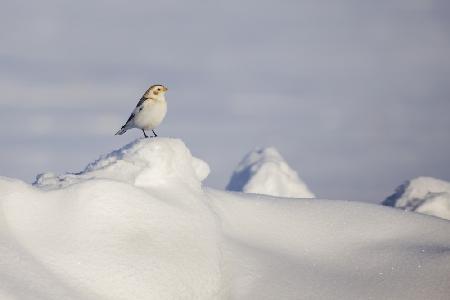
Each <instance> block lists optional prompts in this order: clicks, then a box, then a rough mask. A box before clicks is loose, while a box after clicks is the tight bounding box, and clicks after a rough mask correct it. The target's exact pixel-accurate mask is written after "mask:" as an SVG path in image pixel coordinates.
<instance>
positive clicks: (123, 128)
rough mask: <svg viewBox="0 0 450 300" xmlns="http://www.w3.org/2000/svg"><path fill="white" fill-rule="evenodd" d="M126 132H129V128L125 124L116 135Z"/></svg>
mask: <svg viewBox="0 0 450 300" xmlns="http://www.w3.org/2000/svg"><path fill="white" fill-rule="evenodd" d="M125 132H127V129H126V128H125V126H123V127H122V128H120V130H119V131H117V132H116V134H115V135H122V134H124V133H125Z"/></svg>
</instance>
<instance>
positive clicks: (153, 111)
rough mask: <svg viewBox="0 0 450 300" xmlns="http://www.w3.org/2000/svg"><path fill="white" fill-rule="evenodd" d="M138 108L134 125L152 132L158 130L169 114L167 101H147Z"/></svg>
mask: <svg viewBox="0 0 450 300" xmlns="http://www.w3.org/2000/svg"><path fill="white" fill-rule="evenodd" d="M147 102H148V103H144V104H143V105H141V106H140V107H137V108H136V113H135V119H134V124H135V125H136V127H138V128H141V129H145V130H151V129H154V128H156V127H157V126H158V125H159V124H161V122H162V121H163V119H164V117H165V116H166V112H167V103H166V102H165V101H147Z"/></svg>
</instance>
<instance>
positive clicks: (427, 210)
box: [383, 177, 450, 220]
mask: <svg viewBox="0 0 450 300" xmlns="http://www.w3.org/2000/svg"><path fill="white" fill-rule="evenodd" d="M383 205H386V206H393V207H397V208H401V209H404V210H408V211H414V212H418V213H422V214H427V215H430V216H436V217H439V218H442V219H447V220H450V182H448V181H444V180H440V179H436V178H433V177H417V178H414V179H412V180H409V181H407V182H405V183H404V184H402V185H400V186H399V187H398V188H397V189H396V191H395V193H394V194H392V195H391V196H389V197H388V198H386V200H384V201H383Z"/></svg>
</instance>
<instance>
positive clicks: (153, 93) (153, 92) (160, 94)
mask: <svg viewBox="0 0 450 300" xmlns="http://www.w3.org/2000/svg"><path fill="white" fill-rule="evenodd" d="M166 92H167V88H166V87H165V86H163V85H160V84H155V85H152V86H151V87H150V88H149V89H148V90H147V91H146V92H145V94H144V97H145V98H150V99H155V100H164V99H165V98H164V95H165V94H166Z"/></svg>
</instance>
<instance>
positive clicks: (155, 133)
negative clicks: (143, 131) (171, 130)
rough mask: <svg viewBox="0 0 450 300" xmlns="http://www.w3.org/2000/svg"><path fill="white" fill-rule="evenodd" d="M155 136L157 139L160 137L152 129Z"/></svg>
mask: <svg viewBox="0 0 450 300" xmlns="http://www.w3.org/2000/svg"><path fill="white" fill-rule="evenodd" d="M152 132H153V134H154V135H155V137H157V136H158V135H157V134H156V132H155V131H154V130H153V129H152Z"/></svg>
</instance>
